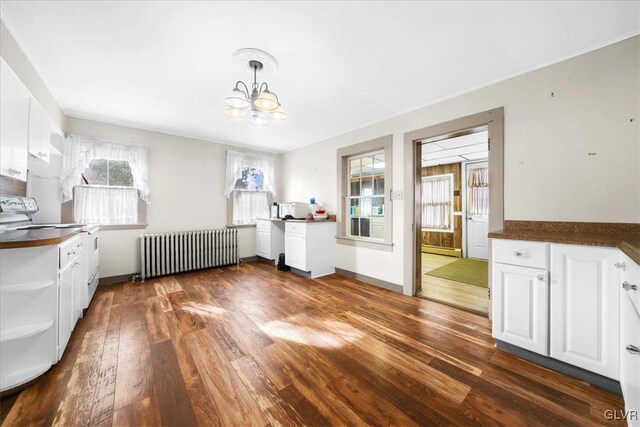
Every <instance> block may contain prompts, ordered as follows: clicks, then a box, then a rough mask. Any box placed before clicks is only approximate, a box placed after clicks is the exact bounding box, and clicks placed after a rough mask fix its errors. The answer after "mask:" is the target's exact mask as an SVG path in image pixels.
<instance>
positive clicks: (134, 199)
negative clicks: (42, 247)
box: [73, 185, 138, 225]
mask: <svg viewBox="0 0 640 427" xmlns="http://www.w3.org/2000/svg"><path fill="white" fill-rule="evenodd" d="M73 218H74V220H75V222H77V223H80V224H101V225H116V224H137V223H138V192H137V191H136V189H135V188H131V187H107V186H104V185H98V186H87V185H79V186H76V187H75V199H74V201H73Z"/></svg>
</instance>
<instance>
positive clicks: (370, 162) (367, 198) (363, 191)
mask: <svg viewBox="0 0 640 427" xmlns="http://www.w3.org/2000/svg"><path fill="white" fill-rule="evenodd" d="M348 162H349V186H348V188H347V198H348V199H349V203H347V210H348V212H347V216H348V218H349V225H348V227H347V233H348V235H350V236H359V237H369V238H373V239H384V151H379V152H376V153H367V154H363V155H359V156H351V157H349V160H348Z"/></svg>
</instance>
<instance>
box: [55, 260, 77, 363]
mask: <svg viewBox="0 0 640 427" xmlns="http://www.w3.org/2000/svg"><path fill="white" fill-rule="evenodd" d="M73 271H74V266H73V263H71V264H69V265H68V266H67V268H65V269H64V270H62V271H61V272H60V282H59V285H58V360H60V358H61V357H62V353H64V349H65V348H66V347H67V343H68V342H69V338H70V337H71V332H72V331H73V326H74V324H75V319H74V311H73Z"/></svg>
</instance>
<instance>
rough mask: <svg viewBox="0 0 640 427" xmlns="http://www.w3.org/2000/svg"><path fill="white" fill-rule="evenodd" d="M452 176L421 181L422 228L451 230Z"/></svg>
mask: <svg viewBox="0 0 640 427" xmlns="http://www.w3.org/2000/svg"><path fill="white" fill-rule="evenodd" d="M452 186H453V176H438V177H435V178H432V177H429V178H423V180H422V227H423V228H431V229H443V230H449V229H451V225H452V224H451V213H452V209H453V206H452V205H453V200H452V199H451V193H452Z"/></svg>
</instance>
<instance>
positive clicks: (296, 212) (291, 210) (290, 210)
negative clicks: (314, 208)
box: [280, 202, 309, 219]
mask: <svg viewBox="0 0 640 427" xmlns="http://www.w3.org/2000/svg"><path fill="white" fill-rule="evenodd" d="M308 213H309V205H308V204H306V203H300V202H291V203H280V218H284V217H285V216H287V215H291V216H292V217H294V218H301V219H304V218H306V217H307V214H308Z"/></svg>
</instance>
